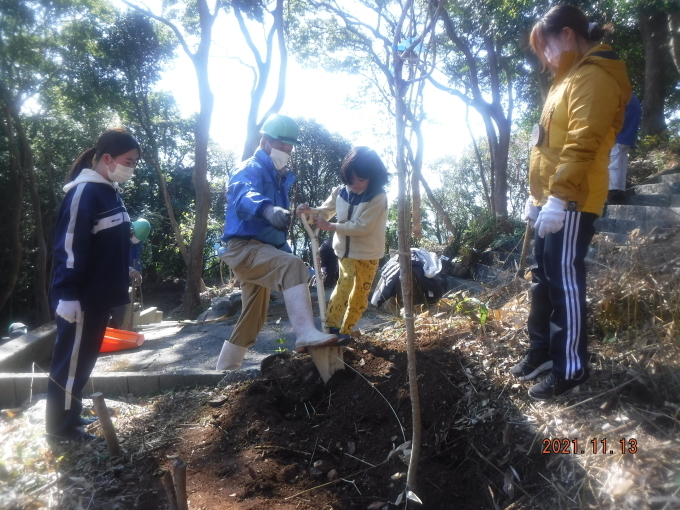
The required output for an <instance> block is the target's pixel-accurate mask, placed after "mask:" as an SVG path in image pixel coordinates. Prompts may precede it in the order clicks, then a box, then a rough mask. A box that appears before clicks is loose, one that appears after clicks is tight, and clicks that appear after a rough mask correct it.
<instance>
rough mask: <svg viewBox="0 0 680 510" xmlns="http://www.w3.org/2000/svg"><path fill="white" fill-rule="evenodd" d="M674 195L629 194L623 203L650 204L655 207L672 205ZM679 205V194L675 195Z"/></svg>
mask: <svg viewBox="0 0 680 510" xmlns="http://www.w3.org/2000/svg"><path fill="white" fill-rule="evenodd" d="M673 196H674V195H630V196H628V197H626V203H625V204H624V205H651V206H656V207H672V206H673V200H672V199H671V197H673ZM675 197H676V198H677V199H678V201H677V202H678V206H680V195H675Z"/></svg>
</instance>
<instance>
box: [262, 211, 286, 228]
mask: <svg viewBox="0 0 680 510" xmlns="http://www.w3.org/2000/svg"><path fill="white" fill-rule="evenodd" d="M262 216H264V217H265V219H266V220H267V221H268V222H269V223H271V224H272V226H273V227H274V228H275V229H277V230H286V229H287V228H288V225H290V211H289V210H288V209H284V208H283V207H279V206H278V205H270V206H267V208H266V209H265V210H264V212H263V213H262Z"/></svg>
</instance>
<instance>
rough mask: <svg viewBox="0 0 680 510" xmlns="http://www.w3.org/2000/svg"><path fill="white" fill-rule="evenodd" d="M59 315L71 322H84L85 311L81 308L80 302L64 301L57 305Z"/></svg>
mask: <svg viewBox="0 0 680 510" xmlns="http://www.w3.org/2000/svg"><path fill="white" fill-rule="evenodd" d="M57 315H59V316H60V317H63V318H64V320H67V321H69V322H83V310H82V309H81V308H80V301H78V300H77V299H76V300H75V301H62V300H61V299H60V300H59V304H58V305H57Z"/></svg>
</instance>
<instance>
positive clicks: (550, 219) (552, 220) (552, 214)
mask: <svg viewBox="0 0 680 510" xmlns="http://www.w3.org/2000/svg"><path fill="white" fill-rule="evenodd" d="M565 205H567V203H566V202H565V201H564V200H560V199H559V198H557V197H549V198H548V203H547V204H545V205H544V206H543V208H542V209H541V212H540V213H538V219H537V220H536V231H537V232H538V235H539V236H540V237H545V235H546V234H554V233H555V232H559V231H560V230H562V227H564V218H565V217H566V215H567V212H566V211H565V210H564V206H565Z"/></svg>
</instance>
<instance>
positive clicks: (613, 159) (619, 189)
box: [607, 94, 642, 205]
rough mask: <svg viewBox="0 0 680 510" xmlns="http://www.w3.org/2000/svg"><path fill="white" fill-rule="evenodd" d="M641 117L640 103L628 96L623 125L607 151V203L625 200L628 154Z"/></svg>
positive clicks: (619, 202)
mask: <svg viewBox="0 0 680 510" xmlns="http://www.w3.org/2000/svg"><path fill="white" fill-rule="evenodd" d="M641 117H642V105H641V104H640V100H639V99H638V97H637V96H636V95H635V94H632V95H631V96H630V101H628V104H627V105H626V113H625V114H624V117H623V127H622V128H621V131H620V132H619V134H618V135H616V143H615V144H614V147H612V150H611V152H610V153H609V194H608V195H607V204H611V205H615V204H623V203H624V202H625V200H626V175H627V174H628V154H629V153H630V148H631V147H632V146H633V145H635V140H637V133H638V128H639V127H640V119H641Z"/></svg>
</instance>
